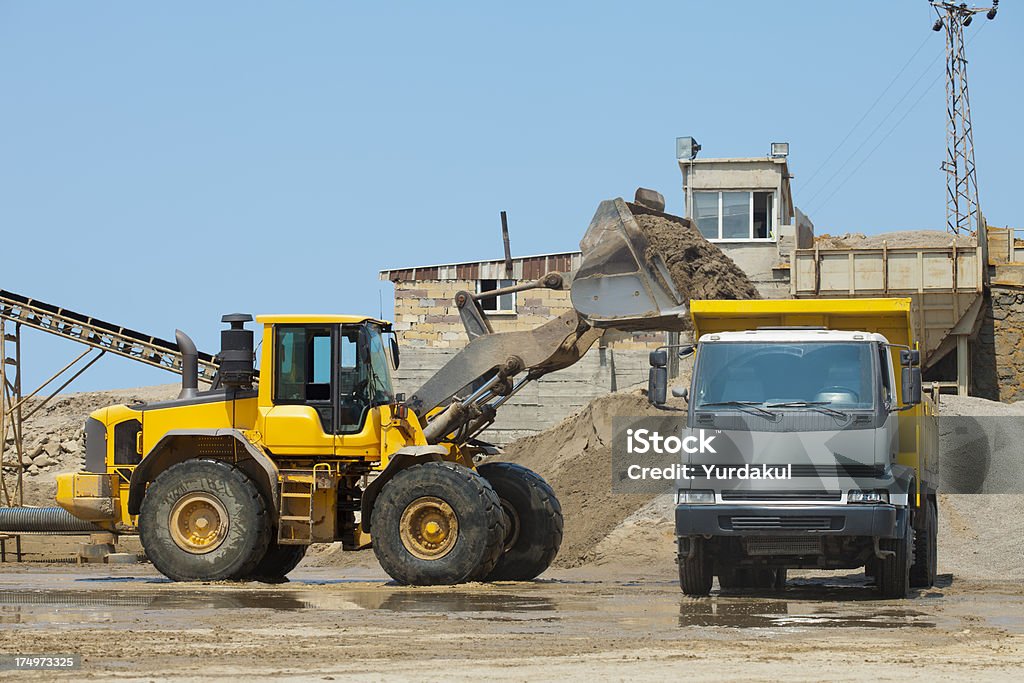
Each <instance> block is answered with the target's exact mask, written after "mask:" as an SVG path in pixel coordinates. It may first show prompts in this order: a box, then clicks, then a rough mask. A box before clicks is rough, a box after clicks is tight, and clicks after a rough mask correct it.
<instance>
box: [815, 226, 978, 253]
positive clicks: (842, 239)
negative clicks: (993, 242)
mask: <svg viewBox="0 0 1024 683" xmlns="http://www.w3.org/2000/svg"><path fill="white" fill-rule="evenodd" d="M954 241H955V243H956V245H957V246H958V247H973V246H976V245H977V243H978V242H977V240H976V239H975V238H974V237H971V236H969V235H959V236H956V237H954V236H953V235H951V234H950V233H948V232H946V231H945V230H902V231H899V232H883V233H880V234H877V235H865V234H864V233H859V232H848V233H846V234H844V235H829V234H827V233H824V234H821V235H818V236H817V237H816V238H815V239H814V245H815V246H816V247H818V248H819V249H881V248H882V245H883V244H885V246H887V247H889V248H891V249H896V248H899V247H948V246H949V245H951V244H953V243H954Z"/></svg>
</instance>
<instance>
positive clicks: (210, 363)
mask: <svg viewBox="0 0 1024 683" xmlns="http://www.w3.org/2000/svg"><path fill="white" fill-rule="evenodd" d="M0 318H2V319H5V320H11V321H14V322H16V323H21V324H22V325H27V326H28V327H32V328H35V329H37V330H42V331H43V332H49V333H50V334H53V335H56V336H58V337H63V338H64V339H70V340H72V341H76V342H78V343H80V344H86V345H88V346H92V347H94V348H97V349H102V350H104V351H107V352H109V353H116V354H117V355H119V356H124V357H125V358H130V359H132V360H136V361H139V362H140V363H146V364H147V365H152V366H154V367H158V368H163V369H164V370H170V371H171V372H176V373H178V374H181V352H180V351H179V350H178V345H177V344H176V343H175V342H172V341H167V340H166V339H161V338H160V337H154V336H152V335H148V334H144V333H142V332H138V331H136V330H132V329H129V328H127V327H122V326H120V325H114V324H113V323H108V322H106V321H104V320H99V319H98V318H93V317H91V316H88V315H83V314H81V313H78V312H76V311H72V310H69V309H66V308H61V307H60V306H54V305H53V304H48V303H46V302H45V301H40V300H39V299H31V298H29V297H27V296H22V295H20V294H15V293H14V292H8V291H6V290H0ZM216 374H217V363H216V361H215V360H214V357H213V356H212V355H210V354H208V353H203V352H202V351H200V352H199V379H200V380H201V381H203V382H207V383H209V382H212V381H213V377H214V375H216Z"/></svg>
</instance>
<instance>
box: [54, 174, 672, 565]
mask: <svg viewBox="0 0 1024 683" xmlns="http://www.w3.org/2000/svg"><path fill="white" fill-rule="evenodd" d="M655 194H656V193H655ZM651 195H652V193H650V192H647V193H646V194H645V193H643V192H638V195H637V196H638V199H641V200H643V201H644V202H645V203H642V204H641V203H629V202H626V201H624V200H622V199H613V200H608V201H605V202H602V203H601V204H600V206H599V207H598V209H597V212H596V213H595V216H594V219H593V220H592V222H591V224H590V226H589V228H588V230H587V232H586V234H585V235H584V238H583V240H582V242H581V245H580V246H581V249H582V251H583V260H582V265H581V267H580V268H579V269H578V270H577V271H576V272H574V273H558V272H553V273H548V274H546V275H545V276H544V277H542V278H540V279H538V280H536V281H532V282H522V283H518V284H516V285H514V286H510V287H506V288H502V289H498V290H494V291H489V292H486V293H484V294H479V293H476V292H469V291H462V292H458V293H457V295H456V297H455V301H454V305H455V306H456V307H457V308H458V310H459V313H460V316H461V318H462V321H463V323H464V326H465V329H466V333H467V336H468V338H469V341H468V344H467V345H466V346H465V347H464V348H463V349H462V350H461V351H459V353H457V354H456V355H455V356H454V357H453V358H452V359H451V360H450V361H449V362H448V363H447V364H446V365H445V366H444V367H442V368H441V369H440V370H439V371H438V372H437V373H436V374H435V375H433V376H432V377H430V378H429V379H428V380H427V381H426V382H425V383H424V385H423V386H422V387H420V388H419V389H418V390H417V391H416V392H415V393H413V394H412V395H411V396H408V397H407V396H405V395H403V394H400V393H396V391H395V389H394V386H393V384H392V379H391V370H392V369H393V368H397V367H398V366H399V362H400V351H399V346H398V343H397V340H396V335H395V334H394V331H393V328H392V327H391V325H390V324H389V323H388V322H386V321H384V320H379V319H377V318H374V317H370V316H362V315H263V316H259V317H257V318H256V320H255V322H256V324H257V325H258V326H259V327H260V329H259V339H260V342H261V344H260V347H259V348H260V353H259V357H258V361H259V362H258V369H257V362H256V361H257V357H256V354H255V349H256V345H255V338H256V333H255V332H254V331H253V330H251V329H249V328H247V327H246V325H247V324H249V323H251V322H252V318H251V316H249V315H245V314H232V315H227V316H225V317H224V318H223V322H224V323H225V324H227V325H228V327H227V329H224V330H223V331H222V332H221V350H220V352H219V353H218V354H217V356H216V358H214V359H213V365H214V366H216V368H217V373H216V375H215V377H214V378H213V384H212V386H211V387H210V388H209V389H206V390H202V391H201V390H199V387H198V375H197V358H198V357H199V354H198V351H197V350H196V347H195V344H194V343H193V342H192V340H191V339H190V338H189V337H188V335H186V334H185V333H184V332H182V331H180V330H179V331H177V333H176V340H177V346H178V348H179V349H180V351H181V352H182V368H181V371H182V388H181V392H180V394H179V396H178V397H177V398H176V399H175V400H171V401H165V402H157V403H148V404H133V405H118V406H110V407H107V408H103V409H100V410H97V411H96V412H94V413H92V415H91V416H90V417H89V418H88V420H87V421H86V423H85V434H86V448H85V451H86V452H85V467H84V471H82V472H77V473H71V474H66V475H63V476H61V477H60V478H59V480H58V490H57V502H58V504H59V505H60V506H61V507H63V508H64V509H66V510H68V511H69V512H71V513H72V514H73V515H74V516H75V517H77V518H78V519H80V520H84V521H88V522H91V523H93V524H95V525H96V526H97V527H98V528H101V529H106V530H108V531H112V532H114V533H117V534H134V533H138V534H139V537H140V539H141V542H142V545H143V547H144V549H145V552H146V555H147V557H148V558H149V560H151V561H152V562H153V564H154V565H155V567H156V568H157V569H158V570H159V571H161V572H162V573H163V574H165V575H166V576H168V577H169V578H171V579H174V580H242V579H265V580H280V579H282V578H283V577H284V576H285V575H286V574H288V572H289V571H291V570H292V569H293V568H294V567H295V566H296V565H297V564H298V562H299V561H300V560H301V559H302V557H303V555H304V553H305V552H306V549H307V548H308V547H309V545H310V544H312V543H324V542H337V541H340V542H341V544H342V546H343V548H345V549H347V550H360V549H365V548H368V547H372V548H373V551H374V552H375V554H376V556H377V558H378V560H379V561H380V564H381V566H382V567H383V569H384V570H385V571H386V572H387V573H388V574H389V575H390V576H391V577H393V578H394V579H395V580H396V581H399V582H401V583H405V584H416V585H423V584H453V583H459V582H462V581H469V580H497V579H506V580H528V579H532V578H534V577H536V576H537V575H539V574H540V573H541V572H543V571H544V570H545V569H546V568H547V567H548V565H549V564H550V562H551V561H552V560H553V559H554V557H555V555H556V553H557V552H558V548H559V545H560V542H561V537H562V528H563V526H562V525H563V520H562V516H561V510H560V506H559V503H558V499H557V497H556V495H555V493H554V491H552V489H551V487H550V486H548V484H547V483H546V482H545V481H544V480H543V479H542V478H541V477H540V476H539V475H537V474H536V473H534V472H531V471H530V470H528V469H526V468H524V467H521V466H519V465H516V464H511V463H502V462H481V459H484V458H486V456H488V455H491V454H493V453H494V452H495V451H494V448H493V447H492V446H490V445H489V444H487V443H485V442H483V441H481V440H480V439H479V438H478V437H479V435H480V433H481V432H482V431H483V430H484V429H486V428H487V427H488V426H489V425H490V424H491V423H493V421H494V419H495V415H496V413H497V411H498V410H499V409H500V407H501V406H502V404H504V403H505V402H507V401H508V400H509V399H510V398H511V397H512V396H514V395H515V394H516V392H518V391H519V390H521V389H522V387H523V386H525V385H526V384H528V383H529V382H532V381H535V380H537V379H539V378H540V377H543V376H544V375H546V374H548V373H550V372H554V371H557V370H559V369H561V368H564V367H567V366H569V365H571V364H573V363H575V362H576V361H578V360H579V359H580V358H581V357H582V356H583V354H585V353H586V352H587V350H588V349H589V348H590V347H591V346H592V345H593V344H594V343H595V342H597V340H598V339H600V338H601V337H602V336H603V335H604V334H605V333H606V332H607V331H608V330H610V329H629V330H643V329H645V330H661V329H668V328H671V327H673V326H675V325H678V323H679V322H680V321H681V320H683V319H684V318H685V314H686V305H685V304H686V299H685V297H684V295H683V294H681V293H680V292H678V291H677V289H676V288H675V287H674V286H673V285H672V283H671V280H670V278H669V277H668V275H667V271H666V269H665V264H664V262H663V261H662V260H661V259H660V258H659V257H658V256H657V255H650V254H648V251H649V245H648V244H647V241H646V239H645V238H644V235H643V234H642V232H641V231H640V229H639V227H638V225H637V223H636V220H635V216H634V214H635V213H637V212H646V213H653V214H658V215H664V214H662V211H663V209H664V200H663V199H661V200H660V203H659V202H658V201H657V198H656V197H655V198H653V199H652V196H651ZM534 288H549V289H569V290H570V297H571V300H572V302H573V309H572V310H569V311H567V312H566V313H564V314H562V315H560V316H558V317H556V318H554V319H552V320H550V321H548V322H546V323H544V324H542V325H540V326H539V327H537V328H536V329H533V330H525V331H512V332H502V333H495V332H494V331H493V329H492V327H491V324H490V321H489V320H488V318H487V316H486V314H485V313H484V308H483V306H482V305H481V301H482V299H484V298H487V297H498V296H501V295H503V294H508V293H511V292H519V291H526V290H529V289H534ZM203 357H204V358H209V357H208V356H203Z"/></svg>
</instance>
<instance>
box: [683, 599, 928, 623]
mask: <svg viewBox="0 0 1024 683" xmlns="http://www.w3.org/2000/svg"><path fill="white" fill-rule="evenodd" d="M679 625H680V626H682V627H686V626H701V627H711V626H721V627H727V628H786V627H815V628H935V626H936V622H935V621H934V620H933V619H932V618H931V617H930V616H929V615H927V614H925V613H924V612H918V611H916V610H911V609H901V608H892V607H879V608H878V609H876V610H870V609H864V610H863V611H856V612H846V611H840V610H836V609H830V608H829V606H828V605H826V604H812V603H806V602H790V601H787V600H751V599H747V600H742V601H741V600H738V599H731V600H730V599H720V598H707V599H702V600H687V601H684V602H682V603H680V605H679Z"/></svg>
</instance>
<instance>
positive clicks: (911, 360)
mask: <svg viewBox="0 0 1024 683" xmlns="http://www.w3.org/2000/svg"><path fill="white" fill-rule="evenodd" d="M900 365H902V366H903V367H905V368H909V367H911V366H912V365H921V352H920V351H912V350H910V349H900Z"/></svg>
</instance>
